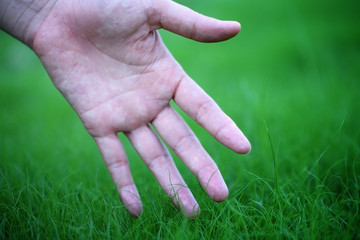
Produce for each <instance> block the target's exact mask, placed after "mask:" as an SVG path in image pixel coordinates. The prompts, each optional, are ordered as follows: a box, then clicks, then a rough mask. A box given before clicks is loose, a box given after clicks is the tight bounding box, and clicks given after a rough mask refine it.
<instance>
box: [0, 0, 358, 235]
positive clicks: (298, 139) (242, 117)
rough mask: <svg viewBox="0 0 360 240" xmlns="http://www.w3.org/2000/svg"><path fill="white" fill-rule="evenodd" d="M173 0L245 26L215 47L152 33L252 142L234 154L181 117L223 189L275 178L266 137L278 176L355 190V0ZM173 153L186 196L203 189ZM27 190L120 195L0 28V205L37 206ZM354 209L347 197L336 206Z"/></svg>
mask: <svg viewBox="0 0 360 240" xmlns="http://www.w3.org/2000/svg"><path fill="white" fill-rule="evenodd" d="M178 2H179V3H181V4H184V5H186V6H188V7H190V8H192V9H194V10H196V11H199V12H201V13H203V14H205V15H210V16H213V17H216V18H220V19H231V20H237V21H239V22H240V23H241V24H242V30H241V32H240V33H239V35H238V36H237V37H235V38H234V39H231V40H229V41H227V42H223V43H215V44H204V43H197V42H194V41H191V40H188V39H184V38H182V37H179V36H176V35H174V34H171V33H168V32H165V31H161V35H162V37H163V40H164V42H165V43H166V44H167V46H168V47H169V49H170V51H171V52H172V53H173V55H174V56H175V58H176V59H177V60H178V61H179V62H180V63H181V64H182V66H183V67H184V69H185V70H186V71H187V73H188V74H189V75H190V76H191V77H192V78H194V79H195V80H196V81H197V82H198V84H199V85H200V86H202V87H203V88H204V89H205V90H206V91H207V92H208V93H209V95H210V96H212V97H213V98H214V99H215V100H216V101H217V102H218V104H219V105H220V106H221V107H222V109H223V110H224V111H225V112H226V113H227V114H228V115H229V116H230V117H232V118H233V119H234V120H235V122H236V123H237V124H238V126H239V127H240V128H241V129H242V130H243V131H244V133H245V134H246V135H247V136H248V138H249V140H250V141H251V143H252V151H251V153H250V154H248V155H245V156H240V155H237V154H235V153H232V152H231V151H230V150H228V149H226V148H225V147H223V146H222V145H221V144H219V143H217V142H216V141H215V140H213V139H212V138H210V137H209V135H208V134H207V133H206V132H205V131H204V130H203V129H201V128H200V127H198V126H197V125H196V124H194V122H193V121H192V120H191V119H189V118H188V117H186V116H184V117H185V118H186V120H187V122H188V123H189V125H190V126H191V127H192V128H193V130H194V131H195V133H196V134H197V135H198V136H199V139H200V141H201V142H202V143H203V145H204V147H205V148H206V149H207V150H208V152H209V154H210V155H211V156H212V157H213V158H214V160H215V161H216V162H217V163H218V164H219V167H220V169H221V171H222V173H223V175H224V178H225V179H226V182H227V183H228V184H229V186H230V197H231V196H233V194H234V191H232V189H237V188H242V187H243V186H245V185H246V184H247V183H248V182H249V181H250V179H251V176H253V175H256V176H260V177H261V178H264V179H270V180H273V179H274V167H273V159H272V151H271V146H270V142H269V138H268V133H269V134H270V136H271V139H272V142H273V149H274V151H276V160H277V167H278V172H279V179H280V183H285V182H287V181H290V180H291V179H295V181H296V180H300V179H307V178H308V177H309V175H310V173H311V174H314V176H317V178H319V179H322V180H323V183H324V184H326V186H327V188H328V189H329V191H333V192H335V193H339V194H340V193H343V192H344V191H349V192H354V191H357V190H358V189H359V188H358V181H359V180H360V179H359V172H360V168H359V166H360V164H359V161H360V160H359V153H360V127H359V119H360V113H359V112H360V111H359V110H360V99H359V96H360V17H359V11H360V2H359V1H350V0H345V1H325V0H312V1H310V0H293V1H283V0H274V1H256V0H255V1H237V0H222V1H215V0H211V1H190V0H186V1H185V0H184V1H178ZM265 125H266V126H267V127H268V129H269V132H267V131H266V127H265ZM121 138H122V140H123V141H124V143H125V146H126V150H127V152H128V155H129V158H130V161H131V168H132V171H133V174H134V178H135V181H136V183H137V185H138V187H139V191H140V194H141V195H142V196H143V197H144V199H145V212H146V211H147V209H146V206H148V207H149V204H150V205H151V204H155V205H156V200H154V202H155V203H154V202H153V203H152V202H151V201H152V200H151V199H152V198H153V195H161V194H162V192H161V190H160V188H159V187H157V185H156V183H155V180H154V178H153V177H152V176H151V175H150V173H148V171H147V169H146V167H145V166H144V165H143V164H142V163H141V160H140V159H139V157H138V156H137V154H136V153H135V152H134V150H133V149H132V148H131V146H130V145H129V143H128V142H127V140H126V139H124V138H123V137H121ZM175 160H176V163H177V164H178V166H179V168H180V169H181V172H182V173H183V175H184V178H185V179H186V181H187V182H188V183H189V186H190V187H191V188H192V189H193V190H194V192H195V196H199V195H201V194H202V193H201V191H200V190H199V186H198V185H197V183H196V181H195V179H194V177H193V176H192V175H191V174H190V173H189V171H188V170H187V169H186V168H185V167H184V166H183V165H182V163H181V162H180V161H179V160H178V159H175ZM314 178H315V177H314ZM339 179H340V180H341V181H340V180H339ZM310 183H311V181H310ZM24 186H27V188H25V187H24ZM29 186H35V187H34V189H37V190H36V191H38V192H40V193H41V191H40V190H39V189H42V191H44V192H47V193H49V192H54V191H56V195H55V197H54V196H53V198H52V199H53V201H56V200H54V199H56V198H59V199H63V198H62V197H64V196H62V195H61V191H63V188H64V189H76V190H77V191H83V192H86V194H88V195H86V196H90V197H89V198H91V196H93V195H95V196H97V195H96V194H108V195H109V196H111V199H112V198H113V199H116V198H117V196H116V191H115V188H114V187H113V185H112V183H111V179H110V176H109V174H108V173H107V171H106V169H105V166H104V164H103V162H102V160H101V156H100V154H99V152H98V150H97V149H96V146H95V144H94V142H93V141H92V139H91V138H90V136H89V135H88V134H87V133H86V131H85V130H84V128H83V127H82V125H81V123H80V121H79V120H78V118H77V116H76V115H75V113H74V112H73V111H72V109H71V108H70V107H69V106H68V104H67V103H66V102H65V100H64V99H63V97H62V96H61V94H60V93H59V92H57V90H56V89H55V88H54V87H53V85H52V83H51V81H50V80H49V78H48V76H47V74H46V72H45V71H44V69H43V67H42V66H41V63H40V62H39V60H38V59H37V57H36V56H35V55H34V54H33V53H32V51H31V50H30V49H28V48H27V47H26V46H24V45H23V44H21V43H19V42H17V41H16V40H14V39H13V38H11V37H10V36H8V35H6V34H5V33H3V32H0V202H2V203H7V204H10V205H11V203H12V202H14V201H16V199H23V198H24V199H23V204H24V205H25V206H30V205H31V207H32V208H35V209H36V206H33V205H32V204H35V205H36V204H38V203H34V202H32V201H30V200H29V201H27V200H26V196H24V194H25V193H27V194H30V193H32V194H35V195H36V193H34V192H36V191H35V190H34V189H32V188H29ZM24 189H25V190H24ZM54 189H56V190H54ZM154 189H155V190H154ZM40 193H39V194H40ZM245 194H246V195H247V196H249V198H251V196H252V195H253V192H252V191H251V189H249V190H245ZM25 195H26V194H25ZM40 195H41V194H40ZM20 196H21V198H20ZM84 198H85V199H86V197H84ZM155 199H156V198H155ZM18 201H19V200H18ZM206 201H208V200H206ZM149 202H150V203H149ZM146 204H148V205H146ZM100 206H101V204H100ZM356 206H358V205H356ZM353 207H354V208H353ZM100 208H101V207H100ZM155 208H156V207H155ZM158 208H161V206H158ZM6 209H7V208H5V207H3V208H1V207H0V210H1V211H3V214H10V211H9V210H6ZM354 209H355V205H351V204H350V206H348V208H347V209H344V211H345V212H353V211H355V210H354ZM205 211H206V210H205ZM340 212H341V211H340ZM0 221H1V220H0ZM0 226H1V224H0ZM357 237H359V236H357ZM355 238H356V237H355Z"/></svg>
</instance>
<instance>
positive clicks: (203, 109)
mask: <svg viewBox="0 0 360 240" xmlns="http://www.w3.org/2000/svg"><path fill="white" fill-rule="evenodd" d="M214 104H215V102H214V101H213V100H208V101H206V102H203V103H201V104H200V105H199V107H198V108H197V110H196V115H195V121H197V122H199V121H201V119H202V118H203V117H204V116H206V115H208V113H209V112H210V110H211V109H212V108H213V107H214Z"/></svg>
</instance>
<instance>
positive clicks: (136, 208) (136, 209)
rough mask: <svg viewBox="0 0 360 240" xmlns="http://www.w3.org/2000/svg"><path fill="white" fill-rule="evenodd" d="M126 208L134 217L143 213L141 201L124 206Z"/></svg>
mask: <svg viewBox="0 0 360 240" xmlns="http://www.w3.org/2000/svg"><path fill="white" fill-rule="evenodd" d="M126 209H127V210H128V212H129V213H130V215H131V216H133V217H134V218H138V217H140V216H141V215H142V213H143V207H142V204H141V203H133V204H129V205H127V206H126Z"/></svg>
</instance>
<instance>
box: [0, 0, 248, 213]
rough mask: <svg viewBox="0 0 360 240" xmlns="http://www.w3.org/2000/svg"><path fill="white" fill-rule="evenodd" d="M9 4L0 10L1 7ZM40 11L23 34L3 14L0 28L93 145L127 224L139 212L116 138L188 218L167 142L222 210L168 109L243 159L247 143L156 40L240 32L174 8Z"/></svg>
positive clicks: (89, 3) (190, 208)
mask: <svg viewBox="0 0 360 240" xmlns="http://www.w3.org/2000/svg"><path fill="white" fill-rule="evenodd" d="M9 2H10V0H0V3H1V4H2V5H6V4H9ZM15 2H21V1H18V0H15ZM35 2H36V1H35ZM204 3H205V2H204ZM12 4H13V5H14V4H16V3H12ZM10 5H11V4H10ZM38 6H40V7H39V8H38V11H35V13H34V14H28V13H27V12H26V11H25V14H22V15H21V14H20V15H21V17H22V18H26V15H29V16H30V15H31V16H32V17H31V19H33V20H32V21H30V20H29V23H28V25H26V27H23V28H22V27H21V25H20V24H21V23H22V22H26V20H23V19H21V18H20V19H21V20H19V21H16V22H15V21H13V24H12V22H11V15H12V14H6V11H5V13H4V12H2V16H1V17H2V22H1V28H2V29H4V30H5V31H7V32H8V33H10V34H12V35H13V36H15V37H17V38H18V39H19V40H21V41H23V42H24V43H26V44H27V45H28V46H29V47H31V48H32V49H33V50H34V52H35V53H36V54H37V55H38V56H39V58H40V60H41V62H42V63H43V65H44V67H45V69H46V70H47V72H48V74H49V76H50V78H51V80H52V81H53V83H54V85H55V86H56V87H57V88H58V89H59V91H60V92H61V93H62V94H63V95H64V97H65V98H66V100H67V101H68V102H69V103H70V105H71V106H72V107H73V109H74V110H75V111H76V113H77V114H78V116H79V117H80V119H81V121H82V123H83V124H84V126H85V128H86V129H87V131H88V132H89V133H90V135H91V136H92V137H93V138H94V140H95V142H96V144H97V146H98V148H99V150H100V152H101V154H102V156H103V159H104V161H105V163H106V166H107V168H108V170H109V172H110V174H111V176H112V179H113V181H114V183H115V185H116V187H117V190H118V192H119V195H120V198H121V200H122V202H123V204H124V205H125V206H126V208H127V209H128V211H129V212H130V214H132V215H133V216H135V217H136V216H139V215H140V214H141V212H142V203H141V198H140V195H139V192H138V190H137V188H136V186H135V184H134V181H133V178H132V176H131V172H130V168H129V160H128V158H127V156H126V153H125V151H124V148H123V146H122V144H121V142H120V140H119V138H118V135H117V134H118V133H119V132H122V133H124V134H125V135H126V136H127V137H128V139H129V140H130V142H131V144H132V145H133V147H134V148H135V150H136V151H137V152H138V154H139V156H140V157H141V158H142V160H143V161H144V162H145V164H146V165H147V167H148V168H149V170H150V171H151V172H152V173H153V174H154V176H155V178H156V179H157V181H158V182H159V184H160V185H161V186H162V188H163V189H164V191H165V193H166V194H167V195H168V196H170V197H171V198H172V199H173V202H174V204H175V205H176V206H177V207H179V208H180V209H181V210H182V211H183V213H184V214H185V215H186V216H188V217H194V216H196V215H197V214H199V206H198V204H197V202H196V200H195V198H194V197H193V195H192V193H191V191H190V189H189V188H188V187H187V186H186V183H185V181H184V180H183V178H182V177H181V175H180V173H179V171H178V170H177V168H176V166H175V164H174V161H173V159H172V157H171V155H170V153H169V150H168V149H167V148H166V147H165V145H164V142H165V143H166V144H167V145H168V146H169V148H170V149H171V150H172V151H173V152H174V153H175V154H176V155H177V156H178V157H179V158H180V159H181V160H182V161H183V162H184V163H185V164H186V166H187V167H188V168H189V169H190V170H191V171H192V172H193V173H194V174H195V175H196V177H197V178H198V180H199V182H200V184H201V185H202V186H203V188H204V189H205V191H206V192H207V193H208V195H209V196H210V198H212V199H213V200H214V201H223V200H225V199H226V198H227V196H228V188H227V186H226V184H225V182H224V180H223V177H222V175H221V173H220V171H219V169H218V167H217V165H216V163H215V162H214V160H213V159H212V158H211V157H210V156H209V154H208V153H207V152H206V151H205V149H204V148H203V147H202V145H201V143H200V142H199V140H198V139H197V137H196V136H195V135H194V133H193V132H192V130H191V129H190V128H189V127H188V125H187V124H186V122H185V121H184V120H183V119H182V118H181V117H180V115H179V114H178V113H177V112H176V111H175V110H174V108H173V107H172V106H171V105H170V103H169V102H170V101H171V100H173V101H174V102H175V103H176V104H177V105H178V106H179V107H180V108H181V109H182V110H183V111H184V112H185V113H186V114H188V115H189V116H190V117H191V118H192V119H194V120H195V121H196V122H197V123H198V124H200V125H201V126H202V127H204V128H205V129H206V130H207V131H208V132H209V133H210V134H211V135H212V136H213V137H214V138H215V139H217V140H218V141H219V142H221V143H222V144H224V145H225V146H227V147H228V148H230V149H232V150H233V151H235V152H237V153H247V152H248V151H249V150H250V144H249V141H248V140H247V139H246V137H245V136H244V134H243V133H242V132H241V131H240V130H239V128H238V127H237V126H236V124H235V123H234V121H232V120H231V119H230V118H229V117H228V116H227V115H226V114H225V113H224V112H223V111H222V110H221V109H220V108H219V106H218V105H217V104H216V103H215V102H214V101H213V100H212V99H211V98H210V97H209V96H208V95H207V94H206V93H205V92H204V91H203V90H202V89H201V88H200V87H199V86H198V85H197V84H196V82H195V81H194V80H192V79H191V78H190V77H189V76H188V75H187V74H186V73H185V72H184V70H183V69H182V68H181V66H180V65H179V64H178V63H177V62H176V60H175V59H174V58H173V57H172V55H171V54H170V52H169V51H168V50H167V48H166V46H165V45H164V44H163V42H162V40H161V38H160V36H159V33H158V32H157V30H158V29H160V28H164V29H166V30H168V31H171V32H173V33H176V34H179V35H182V36H184V37H187V38H191V39H194V40H196V41H202V42H217V41H223V40H227V39H229V38H231V37H233V36H235V35H236V34H237V33H238V32H239V31H240V24H239V23H237V22H232V21H219V20H216V19H213V18H209V17H205V16H203V15H200V14H198V13H196V12H194V11H192V10H190V9H189V8H186V7H184V6H182V5H179V4H177V3H175V2H172V1H170V0H113V1H105V0H98V1H97V0H78V1H70V0H58V1H44V0H43V1H41V4H39V5H38ZM26 7H29V6H28V5H27V6H25V9H26ZM3 9H5V8H3ZM6 9H7V11H11V8H10V7H8V8H6ZM13 11H15V10H13ZM33 16H36V17H33ZM11 24H12V25H11ZM9 25H11V26H9ZM189 54H190V53H189ZM194 67H196V66H194ZM151 126H152V127H153V128H155V129H156V131H157V132H158V135H157V134H156V133H155V132H154V131H153V130H152V128H151ZM229 164H234V163H229Z"/></svg>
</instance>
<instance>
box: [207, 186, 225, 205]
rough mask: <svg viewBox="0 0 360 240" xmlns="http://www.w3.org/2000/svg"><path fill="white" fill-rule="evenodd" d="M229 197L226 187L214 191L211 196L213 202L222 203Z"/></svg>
mask: <svg viewBox="0 0 360 240" xmlns="http://www.w3.org/2000/svg"><path fill="white" fill-rule="evenodd" d="M228 196H229V189H228V188H227V186H225V187H222V188H218V189H216V190H215V191H214V193H213V196H212V197H211V198H212V199H213V200H214V201H215V202H222V201H224V200H226V199H227V198H228Z"/></svg>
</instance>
